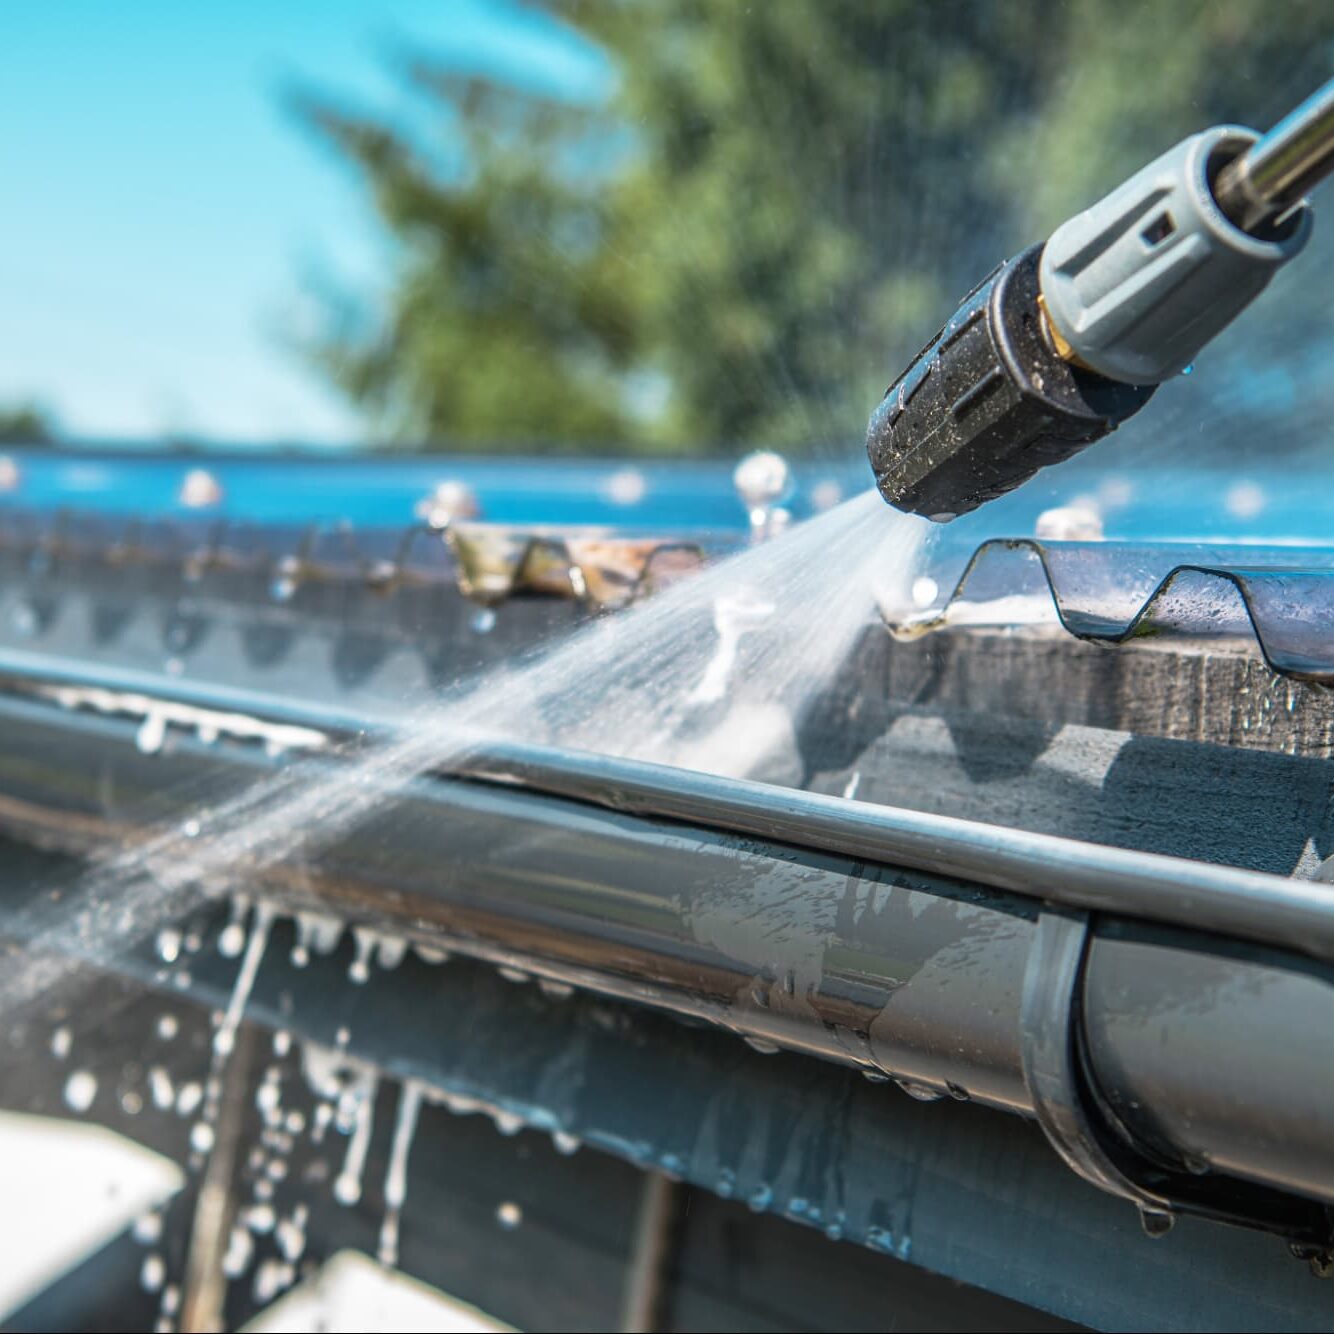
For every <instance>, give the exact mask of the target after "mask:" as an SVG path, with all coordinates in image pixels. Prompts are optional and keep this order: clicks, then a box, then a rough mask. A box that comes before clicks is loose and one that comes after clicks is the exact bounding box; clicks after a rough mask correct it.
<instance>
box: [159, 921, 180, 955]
mask: <svg viewBox="0 0 1334 1334" xmlns="http://www.w3.org/2000/svg"><path fill="white" fill-rule="evenodd" d="M157 957H158V958H159V959H161V960H162V962H163V963H175V962H176V960H177V959H179V958H180V957H181V933H180V932H179V931H176V930H174V929H173V928H171V927H166V928H164V929H163V930H161V931H159V932H158V933H157Z"/></svg>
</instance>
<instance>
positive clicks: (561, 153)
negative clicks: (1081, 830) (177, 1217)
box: [300, 0, 1334, 452]
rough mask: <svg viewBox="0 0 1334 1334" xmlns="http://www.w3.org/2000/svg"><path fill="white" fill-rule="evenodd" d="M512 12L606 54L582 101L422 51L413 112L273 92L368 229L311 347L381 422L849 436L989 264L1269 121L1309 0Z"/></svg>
mask: <svg viewBox="0 0 1334 1334" xmlns="http://www.w3.org/2000/svg"><path fill="white" fill-rule="evenodd" d="M544 8H546V9H547V10H548V11H549V12H550V13H551V14H552V15H553V16H555V17H556V18H558V19H560V20H563V21H564V22H566V23H568V24H570V25H571V26H573V27H574V28H576V29H577V30H578V31H579V32H581V33H582V34H583V35H584V36H585V37H587V38H588V39H589V40H590V41H591V42H593V43H596V44H597V45H598V46H599V47H601V48H602V49H603V50H604V51H605V52H607V53H608V55H609V57H610V60H611V62H612V64H613V66H614V69H615V71H616V75H617V78H616V87H615V91H614V92H613V94H612V95H611V96H610V98H609V99H608V100H607V101H606V102H605V104H598V105H595V106H586V105H572V104H570V103H568V102H563V101H560V100H557V99H553V98H551V97H549V96H542V95H539V94H537V93H534V92H532V91H530V90H527V89H525V88H522V87H515V86H509V85H504V84H501V83H497V82H495V81H493V80H488V79H485V78H481V77H465V76H462V75H459V74H457V73H451V72H449V71H445V70H442V69H440V68H438V67H436V66H434V65H433V64H432V63H431V62H430V61H429V60H428V59H426V58H422V59H421V60H419V61H417V62H416V63H412V64H410V65H409V67H408V68H407V69H406V71H405V77H406V78H407V79H409V80H410V81H411V83H412V85H413V86H414V88H415V89H416V90H417V91H418V92H420V93H421V94H422V96H423V97H424V99H425V105H426V109H427V120H428V121H430V122H431V123H438V125H439V127H440V131H441V132H440V134H438V135H437V136H434V137H432V136H429V135H428V136H425V137H414V136H412V135H410V134H408V133H406V132H404V131H403V130H402V129H400V128H395V127H393V126H391V125H389V124H386V123H380V122H377V121H376V120H374V119H373V118H369V117H366V116H364V115H359V114H355V113H351V112H348V111H346V110H344V109H342V108H340V107H339V106H338V105H337V104H335V103H331V102H330V101H329V100H327V99H320V98H306V99H304V100H303V101H302V102H301V103H300V113H301V115H302V116H303V118H304V119H305V120H306V121H307V123H309V124H311V125H313V126H314V127H316V128H317V130H318V131H319V132H320V133H321V134H322V135H323V136H324V137H325V138H326V139H327V140H328V141H329V142H331V143H332V144H333V145H334V146H335V147H336V149H337V150H338V152H339V153H340V154H341V155H343V156H344V157H345V158H347V159H348V160H350V161H351V162H352V163H353V164H355V166H356V168H357V169H358V170H359V171H360V172H361V173H362V174H363V176H364V178H365V180H366V183H367V184H368V186H369V187H370V189H371V190H372V192H373V196H374V200H375V206H376V209H377V210H378V214H379V216H380V217H381V219H382V220H383V223H384V225H385V227H386V228H387V229H388V231H389V233H390V234H391V235H392V237H393V238H394V239H395V241H396V242H397V260H396V264H395V269H394V272H393V275H392V278H391V280H390V282H389V284H388V286H387V289H386V290H385V291H384V292H383V293H382V294H381V295H380V298H379V300H378V301H376V302H375V303H374V304H373V306H372V307H371V308H370V310H369V312H368V310H367V309H366V308H365V307H363V306H362V305H360V304H358V303H344V304H338V303H331V305H330V308H329V311H330V325H329V329H328V332H327V336H326V337H325V338H323V339H322V340H321V341H320V342H319V343H318V345H317V346H316V347H315V349H314V354H315V356H316V357H317V359H318V361H319V362H320V364H321V365H322V366H323V367H324V368H325V369H326V370H327V372H328V373H329V374H330V375H331V376H332V377H333V379H334V380H335V381H336V383H338V384H339V385H341V386H342V387H343V389H344V390H346V391H347V392H348V393H349V394H350V395H351V396H352V398H353V399H354V400H356V401H357V402H359V403H361V404H363V405H364V406H366V407H367V408H368V409H370V411H371V412H372V414H373V416H374V418H375V419H376V420H377V421H378V422H379V423H380V424H381V426H382V428H383V430H384V432H385V434H386V437H387V438H390V439H393V440H398V441H423V440H425V441H430V442H432V443H433V444H435V445H437V446H441V447H461V448H469V447H472V448H476V447H478V446H480V445H483V444H484V445H485V446H486V447H488V448H489V449H493V450H494V449H498V448H499V449H503V448H505V447H507V446H509V447H512V448H515V449H524V448H531V447H532V446H533V445H534V444H535V443H539V442H540V443H541V444H542V445H543V447H544V448H548V449H549V448H552V447H564V448H567V449H570V450H579V451H584V450H588V449H590V448H597V447H600V446H604V447H607V448H610V449H615V450H620V451H629V450H644V451H648V450H654V451H660V452H673V451H675V452H698V451H701V450H707V449H711V448H717V447H730V446H737V445H742V444H750V443H754V442H763V443H766V444H777V445H781V446H784V447H786V448H788V449H791V450H794V451H800V450H802V449H807V448H818V447H820V446H821V445H822V444H826V443H829V442H832V441H838V442H840V443H841V442H844V441H846V440H848V439H850V438H854V437H856V436H857V435H859V433H860V431H861V429H862V426H863V424H864V421H865V418H866V414H867V411H868V409H869V407H870V405H871V404H872V403H873V402H874V400H875V398H876V397H877V396H878V395H879V393H881V392H882V391H883V389H884V385H885V382H886V380H887V378H888V377H889V374H890V372H892V371H893V370H894V369H895V368H897V367H898V366H900V365H901V364H902V363H903V362H904V360H905V359H906V358H907V357H908V356H910V355H911V354H912V352H913V351H915V349H916V347H917V346H920V344H921V343H922V342H923V341H925V339H926V338H927V337H928V336H930V334H931V333H933V332H934V328H935V327H936V326H938V324H939V322H940V320H941V318H942V317H943V315H944V314H945V313H947V311H948V309H949V308H950V307H951V305H952V303H953V301H955V300H957V298H958V297H959V296H961V295H962V293H963V292H964V291H965V290H966V289H967V288H968V287H969V286H971V285H972V283H973V282H974V281H976V279H977V278H979V277H980V276H981V275H982V274H983V273H985V272H986V271H987V270H988V269H989V268H990V267H991V266H992V265H993V264H994V263H995V262H997V261H998V260H1000V259H1002V258H1004V257H1005V256H1006V255H1008V254H1010V253H1012V252H1013V251H1014V250H1015V249H1017V248H1018V247H1019V246H1021V245H1023V244H1025V243H1026V242H1028V241H1031V240H1034V239H1037V238H1039V237H1041V236H1042V235H1045V234H1046V232H1047V231H1049V230H1050V228H1051V226H1052V225H1053V224H1054V223H1056V222H1059V221H1060V220H1061V219H1062V218H1063V217H1064V216H1067V215H1068V214H1069V212H1070V211H1071V210H1072V209H1074V208H1077V207H1079V206H1080V205H1081V204H1082V203H1085V202H1088V201H1090V200H1091V199H1092V198H1094V197H1096V195H1097V194H1098V193H1099V192H1100V191H1101V190H1103V189H1105V188H1107V186H1108V185H1109V184H1111V183H1113V182H1114V181H1115V180H1116V179H1118V177H1119V176H1120V175H1123V174H1124V173H1125V172H1127V171H1129V170H1131V169H1133V168H1134V167H1135V166H1137V165H1139V164H1140V163H1142V162H1143V161H1145V160H1146V159H1147V158H1148V157H1149V156H1151V155H1152V154H1153V153H1155V152H1157V151H1161V150H1162V149H1165V148H1166V147H1168V146H1170V145H1171V144H1172V143H1173V142H1175V140H1176V139H1177V138H1179V137H1180V136H1181V135H1183V134H1185V133H1188V132H1190V131H1191V130H1193V129H1196V128H1199V127H1200V126H1202V125H1206V124H1210V123H1214V122H1216V121H1218V120H1222V119H1234V120H1241V121H1244V122H1251V123H1262V124H1265V123H1269V121H1271V120H1272V119H1273V118H1274V117H1275V116H1276V115H1278V114H1279V113H1280V112H1281V111H1282V110H1284V109H1286V106H1288V105H1291V103H1292V102H1293V101H1294V100H1296V98H1297V97H1300V96H1302V95H1304V94H1305V92H1307V91H1309V89H1310V88H1311V87H1314V86H1315V85H1316V84H1317V83H1318V82H1319V81H1320V80H1321V79H1323V78H1324V77H1327V75H1328V72H1329V65H1330V52H1331V39H1332V37H1334V11H1331V10H1330V8H1329V6H1328V4H1327V3H1326V0H1310V2H1309V3H1303V2H1302V0H1285V2H1284V3H1281V4H1278V5H1274V4H1273V3H1272V0H1174V3H1171V4H1164V3H1156V0H1154V2H1147V3H1145V2H1131V0H1123V2H1120V3H1113V2H1112V0H1065V3H1058V0H1007V2H1006V3H1005V4H999V3H997V4H990V3H980V2H979V0H967V2H961V0H935V3H931V4H920V3H910V0H885V2H884V3H874V2H873V0H765V2H764V3H753V4H742V3H740V0H737V2H736V3H732V2H731V0H729V2H728V3H717V2H716V0H587V2H584V0H547V3H546V4H545V6H544ZM441 142H445V143H449V144H453V145H456V149H455V150H453V151H444V152H442V151H441V150H440V148H439V144H440V143H441Z"/></svg>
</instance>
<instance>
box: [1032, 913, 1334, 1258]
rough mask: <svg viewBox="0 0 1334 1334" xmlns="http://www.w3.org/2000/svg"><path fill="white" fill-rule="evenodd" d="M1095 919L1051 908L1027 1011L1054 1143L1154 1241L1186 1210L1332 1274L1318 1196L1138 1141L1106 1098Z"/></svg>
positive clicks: (1333, 1221)
mask: <svg viewBox="0 0 1334 1334" xmlns="http://www.w3.org/2000/svg"><path fill="white" fill-rule="evenodd" d="M1092 935H1093V932H1092V930H1091V915H1090V914H1089V913H1084V912H1076V911H1071V910H1069V909H1065V908H1060V907H1056V906H1053V905H1051V904H1044V906H1043V908H1042V911H1041V912H1040V914H1039V916H1038V924H1037V931H1036V933H1035V937H1034V942H1033V947H1032V951H1031V952H1030V954H1029V957H1028V966H1027V969H1026V971H1025V974H1024V990H1023V998H1022V1002H1021V1007H1020V1016H1021V1024H1022V1034H1021V1042H1020V1049H1021V1057H1022V1062H1023V1073H1024V1083H1025V1085H1026V1086H1027V1088H1028V1092H1029V1096H1030V1098H1031V1099H1032V1101H1033V1110H1034V1114H1035V1115H1036V1117H1037V1121H1038V1124H1039V1125H1040V1126H1041V1127H1042V1132H1043V1134H1044V1135H1045V1136H1046V1137H1047V1141H1048V1143H1050V1145H1051V1146H1052V1148H1053V1149H1055V1150H1056V1152H1057V1154H1059V1155H1060V1157H1061V1159H1062V1161H1063V1162H1064V1163H1065V1164H1066V1166H1067V1167H1069V1168H1070V1169H1071V1170H1072V1171H1074V1172H1076V1173H1077V1174H1078V1175H1079V1176H1081V1177H1083V1178H1084V1180H1085V1181H1088V1182H1090V1183H1091V1184H1092V1185H1095V1186H1097V1187H1098V1188H1099V1189H1100V1190H1104V1191H1106V1192H1108V1193H1109V1194H1111V1195H1116V1196H1119V1197H1120V1198H1122V1199H1125V1200H1129V1201H1130V1202H1131V1203H1132V1204H1134V1205H1135V1206H1136V1207H1137V1208H1138V1209H1139V1211H1140V1220H1141V1222H1142V1223H1143V1225H1144V1230H1145V1232H1147V1233H1148V1234H1149V1236H1151V1237H1160V1236H1162V1235H1164V1234H1165V1233H1166V1232H1168V1231H1169V1230H1170V1229H1171V1227H1172V1225H1173V1223H1174V1222H1175V1221H1176V1218H1177V1216H1178V1215H1179V1214H1192V1215H1196V1216H1198V1217H1202V1218H1209V1219H1214V1220H1217V1221H1220V1222H1227V1223H1233V1224H1239V1225H1241V1226H1243V1227H1250V1228H1257V1229H1260V1230H1263V1231H1266V1232H1275V1233H1278V1234H1279V1235H1281V1236H1283V1237H1284V1238H1286V1239H1287V1240H1288V1242H1289V1248H1290V1249H1291V1251H1292V1253H1293V1254H1294V1255H1295V1256H1297V1257H1298V1258H1299V1259H1304V1260H1308V1261H1310V1262H1311V1267H1312V1270H1313V1271H1314V1272H1315V1273H1317V1274H1321V1275H1323V1274H1326V1273H1329V1272H1331V1268H1330V1256H1331V1249H1332V1248H1334V1214H1332V1212H1331V1210H1330V1209H1328V1208H1327V1207H1326V1206H1324V1205H1322V1204H1319V1203H1317V1202H1316V1201H1314V1200H1307V1199H1303V1198H1302V1197H1300V1196H1296V1195H1289V1194H1285V1193H1284V1192H1282V1191H1277V1190H1274V1189H1272V1188H1269V1187H1265V1186H1260V1185H1256V1184H1254V1183H1252V1182H1249V1181H1243V1180H1241V1179H1239V1178H1234V1177H1227V1176H1224V1175H1222V1174H1219V1173H1212V1172H1210V1171H1209V1170H1208V1168H1207V1166H1206V1167H1204V1169H1203V1170H1200V1169H1199V1168H1198V1167H1197V1168H1196V1169H1195V1170H1191V1169H1190V1168H1189V1167H1187V1166H1186V1164H1185V1163H1184V1162H1183V1163H1177V1162H1170V1161H1168V1160H1167V1159H1165V1158H1164V1157H1163V1155H1162V1154H1161V1153H1158V1152H1155V1151H1153V1150H1152V1149H1150V1148H1148V1147H1146V1146H1143V1145H1141V1144H1137V1143H1135V1141H1134V1139H1133V1137H1132V1134H1131V1132H1130V1130H1129V1129H1128V1128H1127V1127H1126V1126H1125V1125H1124V1124H1123V1123H1122V1122H1121V1121H1120V1120H1119V1118H1117V1117H1116V1115H1115V1113H1114V1112H1113V1111H1112V1110H1111V1109H1110V1108H1108V1107H1107V1106H1106V1104H1105V1103H1104V1101H1103V1100H1102V1099H1101V1098H1100V1097H1099V1095H1098V1092H1097V1086H1096V1079H1095V1077H1094V1072H1093V1067H1092V1062H1091V1059H1090V1053H1089V1051H1088V1043H1087V1040H1086V1035H1085V1028H1084V1006H1083V997H1084V970H1085V964H1086V961H1087V957H1088V949H1089V942H1090V939H1091V938H1092Z"/></svg>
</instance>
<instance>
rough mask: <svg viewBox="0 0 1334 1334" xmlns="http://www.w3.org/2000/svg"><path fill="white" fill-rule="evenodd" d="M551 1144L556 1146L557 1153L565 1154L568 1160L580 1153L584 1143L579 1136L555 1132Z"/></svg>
mask: <svg viewBox="0 0 1334 1334" xmlns="http://www.w3.org/2000/svg"><path fill="white" fill-rule="evenodd" d="M551 1142H552V1144H554V1145H555V1147H556V1152H557V1153H561V1154H564V1155H565V1156H566V1157H567V1158H568V1157H569V1156H570V1155H571V1154H572V1153H578V1152H579V1150H580V1149H581V1148H582V1147H583V1143H584V1142H583V1140H581V1139H580V1138H579V1136H578V1135H572V1134H570V1133H569V1131H567V1130H556V1131H553V1132H552V1135H551Z"/></svg>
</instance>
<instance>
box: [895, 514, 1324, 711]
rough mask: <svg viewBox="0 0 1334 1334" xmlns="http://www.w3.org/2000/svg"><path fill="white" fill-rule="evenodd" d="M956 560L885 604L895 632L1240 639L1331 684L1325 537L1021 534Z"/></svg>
mask: <svg viewBox="0 0 1334 1334" xmlns="http://www.w3.org/2000/svg"><path fill="white" fill-rule="evenodd" d="M960 563H961V557H960V555H959V554H957V553H956V554H955V555H954V556H953V558H952V559H951V558H950V557H945V558H943V559H942V561H941V562H940V565H939V566H938V569H937V571H936V574H937V579H936V583H937V585H938V587H940V588H943V589H948V590H950V591H949V592H948V593H947V594H946V595H945V596H944V597H943V598H941V597H938V596H937V597H932V598H931V603H932V605H931V606H930V607H928V608H926V609H922V610H918V611H907V610H905V609H902V608H898V609H894V608H889V609H886V616H887V619H888V621H889V624H890V628H891V630H892V631H893V632H894V633H896V634H898V635H901V636H905V637H911V636H914V635H917V634H923V633H926V632H928V631H931V630H936V629H942V628H946V627H959V626H1002V627H1008V626H1021V627H1022V626H1024V625H1028V626H1040V625H1042V624H1043V623H1056V624H1059V625H1060V626H1061V627H1062V628H1064V629H1065V630H1066V631H1068V632H1069V633H1070V634H1072V635H1076V636H1078V637H1079V638H1081V639H1089V640H1095V641H1099V642H1103V643H1108V644H1121V643H1124V642H1126V641H1128V640H1134V639H1148V638H1153V639H1163V638H1185V639H1192V640H1207V641H1212V642H1213V643H1215V644H1226V643H1227V642H1228V641H1230V640H1231V641H1237V640H1241V641H1246V642H1253V643H1254V644H1255V645H1257V646H1258V648H1259V650H1260V652H1261V653H1262V654H1263V655H1264V658H1265V661H1266V662H1267V663H1268V664H1269V665H1270V666H1271V667H1272V668H1273V669H1274V670H1275V671H1276V672H1280V673H1282V674H1284V675H1287V676H1293V677H1298V678H1301V679H1305V680H1310V681H1314V682H1317V683H1320V684H1331V683H1334V548H1324V547H1301V546H1291V547H1287V546H1268V545H1266V546H1228V545H1221V544H1186V543H1181V544H1175V543H1158V544H1154V545H1138V544H1131V543H1121V542H1042V541H1038V540H1036V539H1028V538H1025V539H1017V540H1012V539H1006V540H997V541H990V542H986V543H984V544H983V545H982V546H980V547H979V548H977V550H976V551H974V552H972V553H971V555H968V556H967V557H966V558H963V562H962V563H963V568H962V570H961V571H959V569H958V567H959V564H960Z"/></svg>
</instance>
